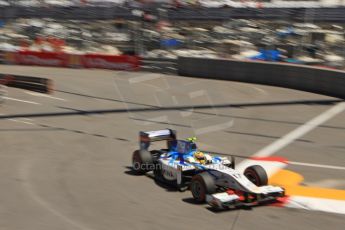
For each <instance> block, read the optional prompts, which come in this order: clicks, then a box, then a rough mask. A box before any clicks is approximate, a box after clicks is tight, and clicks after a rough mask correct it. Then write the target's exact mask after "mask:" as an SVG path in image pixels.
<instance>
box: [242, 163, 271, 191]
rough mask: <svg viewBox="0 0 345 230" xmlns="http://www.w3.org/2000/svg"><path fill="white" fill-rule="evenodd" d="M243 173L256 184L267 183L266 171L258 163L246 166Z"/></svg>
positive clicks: (262, 184)
mask: <svg viewBox="0 0 345 230" xmlns="http://www.w3.org/2000/svg"><path fill="white" fill-rule="evenodd" d="M243 174H244V175H245V176H246V177H247V178H248V180H250V181H251V182H252V183H253V184H255V185H256V186H264V185H267V184H268V177H267V173H266V171H265V169H264V168H263V167H262V166H260V165H253V166H250V167H248V168H246V170H244V173H243Z"/></svg>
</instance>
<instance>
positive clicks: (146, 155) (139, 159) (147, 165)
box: [132, 150, 154, 175]
mask: <svg viewBox="0 0 345 230" xmlns="http://www.w3.org/2000/svg"><path fill="white" fill-rule="evenodd" d="M153 168H154V164H153V159H152V155H151V153H150V152H149V151H147V150H136V151H134V153H133V156H132V169H133V171H134V172H135V173H136V174H139V175H142V174H145V173H147V172H149V171H152V170H153Z"/></svg>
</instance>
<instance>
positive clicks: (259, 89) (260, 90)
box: [252, 86, 268, 95]
mask: <svg viewBox="0 0 345 230" xmlns="http://www.w3.org/2000/svg"><path fill="white" fill-rule="evenodd" d="M252 87H253V89H255V90H256V91H259V92H260V93H261V94H264V95H268V93H267V92H266V91H265V90H263V89H261V88H259V87H256V86H252Z"/></svg>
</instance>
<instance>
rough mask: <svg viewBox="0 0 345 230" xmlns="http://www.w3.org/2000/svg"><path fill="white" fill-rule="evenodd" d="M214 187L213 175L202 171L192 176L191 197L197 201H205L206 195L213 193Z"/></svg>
mask: <svg viewBox="0 0 345 230" xmlns="http://www.w3.org/2000/svg"><path fill="white" fill-rule="evenodd" d="M216 188H217V187H216V184H215V182H214V179H213V177H212V176H211V175H210V174H209V173H207V172H202V173H199V174H197V175H195V176H193V178H192V181H191V184H190V190H191V192H192V195H193V198H194V200H195V201H197V202H199V203H203V202H205V201H206V195H207V194H212V193H215V192H216Z"/></svg>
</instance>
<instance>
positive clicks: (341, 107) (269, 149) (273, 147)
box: [253, 102, 345, 157]
mask: <svg viewBox="0 0 345 230" xmlns="http://www.w3.org/2000/svg"><path fill="white" fill-rule="evenodd" d="M343 111H345V102H341V103H339V104H337V105H335V106H333V107H332V108H330V109H328V110H326V111H325V112H323V113H321V114H320V115H319V116H317V117H315V118H313V119H312V120H310V121H308V122H307V123H305V124H304V125H302V126H300V127H298V128H297V129H295V130H293V131H291V132H290V133H288V134H286V135H285V136H283V137H282V138H280V139H278V140H276V141H274V142H273V143H272V144H270V145H268V146H266V147H265V148H263V149H261V150H260V151H258V152H257V153H255V154H254V155H253V156H254V157H268V156H271V155H272V154H274V153H276V152H277V151H279V150H281V149H282V148H284V147H286V146H288V145H289V144H291V143H292V142H294V141H295V140H297V139H298V138H300V137H302V136H304V135H305V134H307V133H308V132H310V131H312V130H313V129H315V128H316V127H318V126H320V125H321V124H323V123H325V122H327V121H328V120H330V119H331V118H333V117H335V116H336V115H338V114H339V113H341V112H343Z"/></svg>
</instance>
